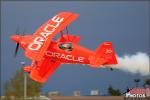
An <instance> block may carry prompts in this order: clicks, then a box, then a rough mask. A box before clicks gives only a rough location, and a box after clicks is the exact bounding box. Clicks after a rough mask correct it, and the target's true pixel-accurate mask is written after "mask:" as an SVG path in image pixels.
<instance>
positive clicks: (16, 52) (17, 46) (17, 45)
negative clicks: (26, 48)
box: [14, 27, 25, 57]
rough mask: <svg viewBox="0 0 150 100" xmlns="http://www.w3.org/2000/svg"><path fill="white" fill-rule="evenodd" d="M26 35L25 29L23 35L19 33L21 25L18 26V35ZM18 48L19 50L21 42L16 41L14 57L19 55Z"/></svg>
mask: <svg viewBox="0 0 150 100" xmlns="http://www.w3.org/2000/svg"><path fill="white" fill-rule="evenodd" d="M24 35H25V30H24V32H23V33H22V35H20V34H19V27H18V28H17V30H16V36H24ZM18 50H19V42H17V43H16V48H15V53H14V57H16V56H17V54H18Z"/></svg>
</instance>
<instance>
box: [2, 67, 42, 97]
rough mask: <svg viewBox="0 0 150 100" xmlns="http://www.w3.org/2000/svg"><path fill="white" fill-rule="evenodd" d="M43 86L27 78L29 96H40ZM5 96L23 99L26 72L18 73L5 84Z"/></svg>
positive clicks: (20, 71)
mask: <svg viewBox="0 0 150 100" xmlns="http://www.w3.org/2000/svg"><path fill="white" fill-rule="evenodd" d="M42 86H43V84H41V83H37V82H35V81H33V80H31V79H29V78H28V77H27V96H38V95H39V94H40V92H41V88H42ZM4 90H5V91H4V95H5V96H7V97H8V96H12V95H13V96H15V97H23V94H24V72H23V71H22V70H19V71H16V73H15V75H14V76H13V77H12V78H11V79H10V80H9V81H6V82H5V84H4Z"/></svg>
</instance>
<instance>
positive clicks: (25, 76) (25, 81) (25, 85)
mask: <svg viewBox="0 0 150 100" xmlns="http://www.w3.org/2000/svg"><path fill="white" fill-rule="evenodd" d="M20 63H21V65H22V66H23V67H24V65H25V62H24V61H22V62H20ZM26 98H27V75H26V73H24V100H26Z"/></svg>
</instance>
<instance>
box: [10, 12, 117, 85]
mask: <svg viewBox="0 0 150 100" xmlns="http://www.w3.org/2000/svg"><path fill="white" fill-rule="evenodd" d="M78 16H79V14H75V13H71V12H61V13H59V14H57V15H56V16H54V17H53V18H51V19H49V20H48V21H47V22H46V23H45V24H43V25H42V26H41V27H40V28H39V29H38V30H36V31H35V33H34V34H33V35H23V36H21V35H13V36H11V39H12V40H13V41H15V42H17V47H16V52H17V50H18V47H19V45H20V46H21V47H22V48H23V49H24V50H25V56H26V57H27V58H29V59H31V60H32V64H31V65H30V66H24V68H23V70H24V71H25V72H29V76H30V78H31V79H33V80H35V81H37V82H41V83H44V82H45V81H46V80H47V79H48V77H49V76H51V75H52V73H53V72H54V71H55V70H56V69H57V68H58V66H59V65H60V64H88V65H90V66H92V67H93V68H100V67H101V66H103V65H112V64H117V59H116V56H115V52H114V49H113V48H112V43H111V42H104V43H102V44H101V45H100V46H99V47H98V48H97V49H96V50H95V51H91V50H89V49H87V48H84V47H82V46H80V45H79V44H78V42H79V41H80V37H79V36H75V35H69V34H68V31H67V33H66V34H64V33H63V29H65V28H66V27H67V26H68V25H69V24H70V23H71V22H72V21H74V20H75V19H76V18H77V17H78ZM58 33H60V38H59V39H57V40H56V41H54V40H53V38H54V37H55V36H56V35H57V34H58ZM16 52H15V54H16Z"/></svg>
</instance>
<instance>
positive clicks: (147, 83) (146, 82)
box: [144, 79, 150, 87]
mask: <svg viewBox="0 0 150 100" xmlns="http://www.w3.org/2000/svg"><path fill="white" fill-rule="evenodd" d="M144 86H149V87H150V79H146V80H145V81H144Z"/></svg>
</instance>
